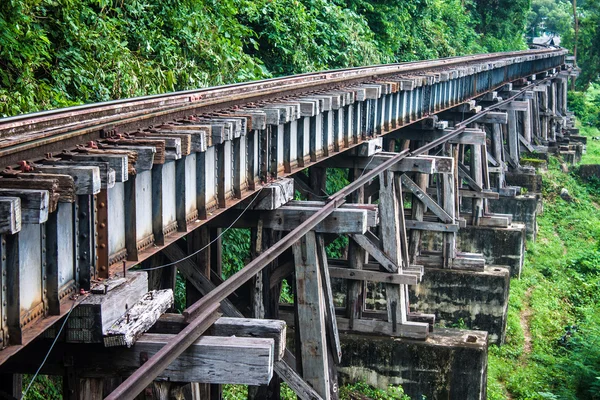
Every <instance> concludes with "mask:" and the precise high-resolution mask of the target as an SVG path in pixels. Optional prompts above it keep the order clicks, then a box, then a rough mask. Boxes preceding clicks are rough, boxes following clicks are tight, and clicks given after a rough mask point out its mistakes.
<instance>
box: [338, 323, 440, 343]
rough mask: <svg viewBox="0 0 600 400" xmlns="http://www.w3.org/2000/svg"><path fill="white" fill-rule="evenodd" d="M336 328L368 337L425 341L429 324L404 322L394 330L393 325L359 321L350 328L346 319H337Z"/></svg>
mask: <svg viewBox="0 0 600 400" xmlns="http://www.w3.org/2000/svg"><path fill="white" fill-rule="evenodd" d="M337 320H338V327H339V329H340V330H341V331H348V332H360V333H367V334H370V335H373V334H375V335H383V336H393V337H405V338H412V339H422V340H424V339H427V335H428V333H429V324H427V323H423V322H411V321H406V322H404V323H402V324H398V325H397V326H396V328H395V329H394V326H393V323H391V322H387V321H381V320H370V319H359V320H355V321H354V326H353V327H352V328H351V327H350V324H349V322H350V321H349V320H348V319H347V318H342V317H337Z"/></svg>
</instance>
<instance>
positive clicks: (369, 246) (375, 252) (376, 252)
mask: <svg viewBox="0 0 600 400" xmlns="http://www.w3.org/2000/svg"><path fill="white" fill-rule="evenodd" d="M350 237H351V238H352V240H354V241H355V242H356V243H357V244H358V245H359V246H360V247H362V248H363V249H365V251H366V252H367V253H369V254H370V255H372V256H373V258H375V260H377V262H378V263H380V264H381V266H382V267H383V268H385V269H386V270H387V271H388V272H397V271H398V265H397V264H396V263H394V262H393V261H392V260H391V259H390V257H389V256H388V255H387V254H385V253H384V252H383V251H382V250H381V249H380V248H379V247H378V246H377V245H375V244H374V243H373V242H372V241H371V240H369V238H367V237H366V236H364V235H351V236H350Z"/></svg>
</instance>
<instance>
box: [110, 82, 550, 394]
mask: <svg viewBox="0 0 600 400" xmlns="http://www.w3.org/2000/svg"><path fill="white" fill-rule="evenodd" d="M549 79H552V77H547V78H545V79H543V80H540V81H536V82H535V83H532V84H530V85H528V86H525V87H524V88H521V89H520V90H519V92H518V93H516V94H515V95H513V96H511V97H509V98H508V99H505V100H502V101H501V102H498V103H496V104H493V105H491V106H489V107H487V108H486V109H484V110H482V111H480V112H479V113H477V114H475V115H473V116H472V117H469V118H467V119H466V120H464V121H462V122H460V123H459V124H457V125H456V126H455V129H453V130H452V131H451V132H448V133H446V134H445V135H443V136H442V137H440V138H438V139H436V140H434V141H432V142H430V143H428V144H426V145H424V146H421V147H420V148H418V149H416V150H414V151H413V152H410V151H408V150H404V151H402V152H400V153H398V154H396V155H395V156H394V157H392V158H390V159H389V160H387V161H386V162H384V163H382V164H380V165H378V166H377V167H376V168H373V169H371V170H369V171H368V172H365V173H364V175H362V176H361V177H359V178H358V179H357V180H356V181H354V182H352V183H350V184H349V185H348V186H346V187H345V188H343V189H341V190H340V191H338V192H336V193H335V194H334V195H332V196H330V197H329V198H328V199H327V202H326V204H325V205H324V206H323V207H322V208H321V209H320V210H319V211H317V212H316V213H314V214H313V215H311V216H310V217H308V218H307V219H306V220H305V221H304V222H302V223H301V224H300V225H298V226H297V227H296V228H295V229H294V230H292V231H290V232H289V233H288V234H287V235H285V236H284V237H283V239H282V240H280V241H278V242H277V243H275V244H274V245H273V246H272V247H270V248H269V249H268V250H267V251H265V252H264V253H262V254H261V255H259V256H258V257H257V258H255V259H254V260H252V261H251V262H250V263H248V265H246V266H245V267H244V268H242V269H241V270H239V271H238V272H236V273H235V274H234V275H232V276H231V277H230V278H229V279H227V280H226V281H225V282H224V283H222V284H221V285H219V286H217V287H216V288H215V289H214V290H212V291H211V292H209V293H208V294H206V295H205V296H203V297H202V298H201V299H200V300H198V301H196V302H195V303H194V304H192V305H191V306H190V307H188V308H186V309H185V310H184V311H183V315H184V317H185V320H186V322H189V323H190V324H194V325H197V324H199V323H200V322H199V320H202V319H204V318H205V315H206V313H207V312H209V311H210V310H213V309H214V305H215V304H220V303H221V302H222V301H224V300H225V299H226V298H227V297H228V296H229V295H231V294H232V293H233V292H234V291H235V290H237V289H238V288H239V287H240V286H241V285H243V284H244V283H246V282H247V281H249V280H250V279H251V278H252V277H254V276H255V275H256V274H257V273H259V272H260V271H261V270H262V269H263V268H265V266H266V265H268V264H269V263H270V262H272V261H274V260H275V259H276V258H277V257H278V256H279V255H281V254H282V253H283V252H284V251H285V250H287V249H288V248H289V247H290V246H292V245H293V244H294V243H296V242H297V241H298V240H299V239H300V238H301V237H302V236H304V235H305V234H307V233H308V232H309V231H311V230H312V229H314V228H315V227H316V226H317V225H318V224H319V223H320V222H321V221H323V220H324V219H325V218H326V217H327V216H329V215H330V214H331V213H332V212H333V211H334V210H335V209H336V208H338V207H340V206H341V205H342V204H344V203H345V202H346V197H347V196H348V195H349V194H351V193H353V192H354V191H356V190H357V189H359V188H360V187H361V186H363V185H365V184H366V183H367V182H369V181H370V180H371V179H373V178H374V177H376V176H377V175H379V174H380V173H382V172H383V171H385V170H387V169H388V168H390V167H392V166H393V165H394V164H396V163H398V162H399V161H401V160H402V159H403V158H405V157H409V156H418V155H420V154H423V153H424V152H426V151H428V150H430V149H432V148H434V147H436V146H439V145H441V144H443V143H445V142H446V141H448V140H449V139H452V138H453V137H455V136H457V135H459V134H460V133H462V132H464V130H465V129H466V127H467V125H469V124H471V123H473V122H475V121H477V120H478V119H479V118H481V117H483V116H484V115H486V114H487V113H489V112H491V111H493V110H495V109H496V108H498V107H501V106H502V105H504V104H507V103H509V102H511V101H513V100H514V99H515V98H517V97H519V96H520V95H522V94H523V93H524V92H525V91H527V90H528V89H529V88H531V87H534V86H537V85H539V84H541V83H543V82H546V81H547V80H549ZM174 264H175V265H176V264H177V263H174ZM196 338H197V337H195V338H194V340H195V339H196ZM184 342H185V343H189V344H191V343H192V342H193V340H192V341H189V340H188V339H186V337H185V336H184V335H181V334H179V335H177V336H176V337H175V338H173V340H172V341H171V342H169V344H167V345H166V346H165V347H164V348H163V349H161V351H160V352H158V353H156V354H155V355H154V356H152V357H151V358H150V359H149V360H148V361H147V362H146V363H145V364H143V365H142V366H141V367H140V368H139V369H138V370H137V371H136V372H135V373H134V374H133V375H131V376H130V377H129V378H128V379H126V380H125V381H124V382H123V383H122V384H121V385H119V386H118V387H117V389H116V390H115V391H114V392H113V393H112V394H111V395H110V396H109V397H107V399H111V400H116V399H127V400H128V399H133V398H135V396H137V395H138V394H139V393H140V392H141V391H142V390H143V389H144V388H145V387H146V386H147V385H148V384H149V383H150V382H152V381H153V380H154V379H155V378H156V377H157V376H158V375H159V374H160V372H161V369H159V368H158V366H159V365H161V366H162V365H169V364H170V362H171V361H172V360H174V359H175V358H176V357H177V356H178V355H179V354H181V352H183V350H185V348H187V346H189V344H187V345H186V346H184V345H183V344H182V343H184ZM181 348H183V350H181V351H180V352H179V353H177V355H174V354H175V353H174V351H175V350H170V349H181ZM165 349H166V350H165ZM163 350H165V351H164V352H163ZM161 357H165V359H166V358H167V357H168V360H171V361H169V362H166V361H164V360H161V359H160V358H161Z"/></svg>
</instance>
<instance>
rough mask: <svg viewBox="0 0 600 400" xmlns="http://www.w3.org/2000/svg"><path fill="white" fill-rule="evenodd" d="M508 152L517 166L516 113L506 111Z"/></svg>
mask: <svg viewBox="0 0 600 400" xmlns="http://www.w3.org/2000/svg"><path fill="white" fill-rule="evenodd" d="M507 141H508V150H509V156H510V157H511V158H512V160H513V161H514V163H515V164H516V165H517V166H518V165H519V132H518V131H517V112H516V111H514V110H508V138H507Z"/></svg>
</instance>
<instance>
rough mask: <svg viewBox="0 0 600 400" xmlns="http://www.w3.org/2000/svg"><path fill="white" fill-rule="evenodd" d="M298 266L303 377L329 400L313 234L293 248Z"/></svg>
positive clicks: (321, 296) (321, 298)
mask: <svg viewBox="0 0 600 400" xmlns="http://www.w3.org/2000/svg"><path fill="white" fill-rule="evenodd" d="M292 251H293V253H294V261H295V263H296V274H295V275H296V304H295V305H296V308H297V312H298V321H299V323H298V324H299V326H297V330H298V332H299V335H300V341H301V343H302V346H301V351H302V376H303V378H304V379H305V380H306V381H307V382H308V383H309V384H310V385H311V386H312V387H313V388H315V390H316V391H317V393H319V395H320V396H321V397H323V399H325V400H328V399H330V398H331V395H330V389H331V388H330V376H329V366H328V359H327V340H326V337H325V332H326V329H325V310H324V309H323V305H324V296H323V291H322V287H323V286H322V284H321V273H320V272H319V262H318V258H317V251H318V250H317V242H316V237H315V233H314V232H308V233H307V234H306V235H304V236H303V237H302V238H300V239H299V240H298V242H296V243H295V244H293V245H292Z"/></svg>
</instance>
